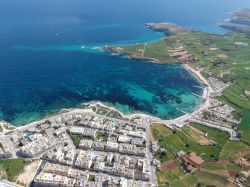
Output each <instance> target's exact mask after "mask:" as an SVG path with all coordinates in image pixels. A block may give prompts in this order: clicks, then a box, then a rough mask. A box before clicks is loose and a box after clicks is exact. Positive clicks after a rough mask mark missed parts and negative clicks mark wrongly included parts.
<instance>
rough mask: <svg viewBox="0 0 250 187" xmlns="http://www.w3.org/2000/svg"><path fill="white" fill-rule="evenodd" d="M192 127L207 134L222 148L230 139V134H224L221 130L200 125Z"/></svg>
mask: <svg viewBox="0 0 250 187" xmlns="http://www.w3.org/2000/svg"><path fill="white" fill-rule="evenodd" d="M192 125H193V126H194V127H195V128H197V129H199V130H201V131H202V132H207V133H208V138H209V139H211V140H213V141H215V142H216V143H217V144H218V146H220V147H221V148H222V147H223V146H224V144H225V143H226V142H227V140H228V139H229V134H228V133H226V132H222V131H220V130H217V129H213V128H209V127H207V126H204V125H200V124H192Z"/></svg>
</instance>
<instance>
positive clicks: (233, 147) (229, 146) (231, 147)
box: [220, 141, 249, 159]
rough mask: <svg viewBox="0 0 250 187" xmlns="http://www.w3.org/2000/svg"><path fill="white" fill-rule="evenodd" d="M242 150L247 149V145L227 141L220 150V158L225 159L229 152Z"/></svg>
mask: <svg viewBox="0 0 250 187" xmlns="http://www.w3.org/2000/svg"><path fill="white" fill-rule="evenodd" d="M242 150H249V146H248V145H246V144H244V143H242V142H233V141H228V142H227V143H226V144H225V145H224V147H223V148H222V150H221V153H220V158H221V159H226V158H227V157H228V156H230V154H232V153H235V152H237V151H242Z"/></svg>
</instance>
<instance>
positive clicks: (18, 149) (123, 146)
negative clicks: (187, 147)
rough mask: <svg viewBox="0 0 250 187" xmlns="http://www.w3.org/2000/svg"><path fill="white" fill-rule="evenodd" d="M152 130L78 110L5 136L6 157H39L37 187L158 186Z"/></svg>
mask: <svg viewBox="0 0 250 187" xmlns="http://www.w3.org/2000/svg"><path fill="white" fill-rule="evenodd" d="M148 128H149V125H148V123H147V121H143V120H136V121H124V120H120V119H115V118H110V117H106V116H103V115H98V114H95V113H93V112H85V111H84V110H83V111H81V110H80V109H79V110H73V111H72V112H68V113H64V114H61V115H56V116H53V117H51V118H48V119H46V120H42V121H40V122H36V123H33V124H30V125H27V126H24V127H20V128H17V129H16V130H14V131H12V132H11V131H10V132H9V133H8V134H7V135H5V136H2V137H1V145H2V149H1V153H0V156H1V158H16V157H22V158H28V159H33V160H34V159H39V160H40V164H39V167H38V168H37V170H36V172H35V173H34V178H33V181H31V183H30V185H32V186H72V187H73V186H124V187H125V186H129V187H136V186H145V187H146V186H154V185H156V184H157V179H156V176H155V166H154V165H153V163H154V160H153V155H152V152H151V146H150V144H149V138H148V135H147V134H148Z"/></svg>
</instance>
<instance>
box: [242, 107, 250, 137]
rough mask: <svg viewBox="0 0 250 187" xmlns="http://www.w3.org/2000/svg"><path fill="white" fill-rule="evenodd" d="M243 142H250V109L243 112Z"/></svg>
mask: <svg viewBox="0 0 250 187" xmlns="http://www.w3.org/2000/svg"><path fill="white" fill-rule="evenodd" d="M240 131H241V140H242V141H245V142H250V109H244V110H243V118H242V120H241V123H240Z"/></svg>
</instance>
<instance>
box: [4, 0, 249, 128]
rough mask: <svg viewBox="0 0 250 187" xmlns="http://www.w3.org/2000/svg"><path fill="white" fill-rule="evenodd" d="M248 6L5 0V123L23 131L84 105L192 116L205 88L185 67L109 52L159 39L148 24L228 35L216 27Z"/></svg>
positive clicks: (193, 0)
mask: <svg viewBox="0 0 250 187" xmlns="http://www.w3.org/2000/svg"><path fill="white" fill-rule="evenodd" d="M244 7H248V8H249V7H250V1H249V0H219V1H218V0H106V1H104V0H42V1H40V0H39V1H34V0H23V1H17V0H0V120H5V121H7V122H10V123H12V124H14V125H16V126H21V125H25V124H27V123H29V122H32V121H34V120H38V119H41V118H43V117H45V116H47V115H51V114H53V113H56V112H58V111H60V110H61V109H64V108H76V107H81V106H82V105H81V104H82V103H84V102H89V101H101V102H104V103H106V104H109V105H112V106H115V107H116V108H118V109H119V110H121V111H122V112H124V113H125V114H131V113H135V112H141V113H145V114H149V115H153V116H157V117H160V118H162V119H172V118H176V117H179V116H181V115H183V113H182V112H181V111H184V112H192V111H194V110H195V109H196V108H197V107H198V106H199V105H200V104H201V102H203V101H202V99H201V98H199V97H197V96H195V95H194V94H198V95H202V92H203V89H202V84H201V83H200V82H199V80H197V79H196V78H195V77H194V76H193V75H192V74H191V73H190V72H188V71H186V70H185V69H184V68H183V67H182V66H181V65H160V64H155V63H152V62H149V61H145V60H131V59H126V58H124V57H121V56H116V55H112V54H109V53H105V52H103V51H102V50H101V49H102V47H103V46H105V45H131V44H137V43H145V42H150V41H155V40H158V39H160V38H162V37H163V36H164V35H163V34H162V33H159V32H155V31H153V30H150V29H148V28H146V27H145V23H148V22H173V23H176V24H178V25H181V26H185V27H191V28H194V29H197V30H201V31H205V32H210V33H215V34H225V33H226V32H228V31H226V30H223V29H221V28H219V27H217V26H216V24H217V23H221V22H223V20H225V19H227V18H230V17H231V15H230V12H232V11H235V10H237V9H239V8H244Z"/></svg>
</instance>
